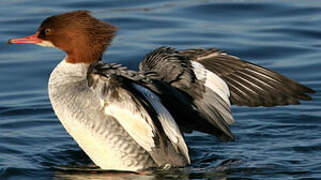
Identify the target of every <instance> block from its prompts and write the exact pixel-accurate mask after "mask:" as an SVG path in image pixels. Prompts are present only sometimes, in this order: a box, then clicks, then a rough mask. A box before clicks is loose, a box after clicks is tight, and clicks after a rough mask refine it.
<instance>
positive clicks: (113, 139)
mask: <svg viewBox="0 0 321 180" xmlns="http://www.w3.org/2000/svg"><path fill="white" fill-rule="evenodd" d="M116 30H117V28H116V27H115V26H113V25H111V24H109V23H107V22H104V21H101V20H99V19H96V18H95V17H93V16H92V15H91V14H90V12H89V11H84V10H81V11H72V12H67V13H63V14H59V15H54V16H51V17H48V18H47V19H45V20H44V21H43V22H42V23H41V25H40V27H39V28H38V30H37V32H36V33H35V34H34V35H31V36H27V37H24V38H13V39H10V40H9V41H8V42H9V43H32V44H36V45H40V46H48V47H55V48H58V49H61V50H63V51H64V52H65V53H66V56H65V58H64V59H63V60H62V61H61V62H60V63H59V64H58V65H57V66H56V67H55V69H54V70H53V71H52V73H51V75H50V78H49V83H48V84H49V85H48V91H49V98H50V101H51V104H52V107H53V109H54V111H55V113H56V115H57V117H58V118H59V120H60V121H61V123H62V125H63V126H64V128H65V129H66V131H67V132H68V133H69V134H70V135H71V136H72V137H73V138H74V140H75V141H76V142H77V143H78V144H79V146H80V147H81V148H82V149H83V150H84V152H85V153H86V154H87V155H88V156H89V157H90V158H91V160H92V161H93V162H94V163H95V164H96V165H97V166H99V167H100V168H102V169H107V170H123V171H141V170H144V169H148V168H159V167H160V168H161V167H180V166H187V165H189V164H190V163H191V160H190V156H189V152H188V147H187V145H186V143H185V140H184V135H183V133H184V132H185V133H190V132H192V131H194V130H196V131H200V132H204V133H208V134H213V135H216V136H217V137H218V138H219V139H222V140H225V141H227V140H233V139H234V136H233V134H232V133H231V131H230V129H229V126H230V125H231V124H233V122H234V119H233V116H232V112H231V109H230V106H231V105H239V106H253V107H254V106H279V105H289V104H299V103H300V102H299V101H300V100H311V97H310V96H309V95H307V93H313V92H314V91H313V90H312V89H310V88H308V87H306V86H304V85H301V84H299V83H297V82H295V81H293V80H291V79H289V78H287V77H285V76H283V75H280V74H278V73H276V72H273V71H271V70H269V69H267V68H264V67H262V66H259V65H256V64H253V63H250V62H247V61H244V60H241V59H239V58H238V57H235V56H231V55H229V54H227V53H225V52H223V51H220V50H216V49H214V48H213V49H187V50H177V49H174V48H170V47H160V48H157V49H155V50H153V51H152V52H151V53H149V54H147V55H146V56H145V57H144V58H143V60H142V61H141V63H140V65H139V71H138V72H136V71H133V70H129V69H127V68H126V67H124V66H123V65H121V64H117V63H110V64H105V63H103V62H102V56H103V53H104V51H105V49H106V48H107V46H108V45H110V43H111V41H112V39H113V37H114V35H115V32H116Z"/></svg>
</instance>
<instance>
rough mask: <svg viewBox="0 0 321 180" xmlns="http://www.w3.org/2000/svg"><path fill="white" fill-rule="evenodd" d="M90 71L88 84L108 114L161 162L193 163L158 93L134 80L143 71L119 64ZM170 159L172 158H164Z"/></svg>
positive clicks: (106, 65)
mask: <svg viewBox="0 0 321 180" xmlns="http://www.w3.org/2000/svg"><path fill="white" fill-rule="evenodd" d="M91 71H92V72H91V73H89V74H88V80H89V81H88V82H89V86H90V87H91V88H92V89H93V91H94V92H95V94H97V96H98V97H99V99H100V101H101V103H102V105H103V107H104V111H105V113H106V115H107V116H112V117H114V119H115V120H116V121H117V122H118V123H119V124H120V125H121V126H122V127H123V128H124V130H125V131H126V132H127V133H128V134H129V135H130V136H131V137H132V138H133V139H134V140H135V141H136V142H137V144H138V145H140V146H141V147H143V148H144V149H145V150H146V151H148V152H149V153H150V154H151V156H152V158H153V159H154V160H155V162H156V163H157V164H158V165H160V166H161V165H164V164H166V163H171V164H173V165H181V166H182V165H186V164H189V163H190V159H189V155H188V149H187V146H186V144H185V141H184V138H183V136H182V134H181V132H180V130H179V128H178V126H177V124H176V123H175V121H174V119H173V117H172V116H171V114H170V113H169V112H168V111H167V109H166V108H165V107H164V106H163V105H162V103H161V102H160V99H159V98H158V96H157V95H156V94H155V93H153V92H152V91H151V90H149V89H148V88H146V87H144V86H143V85H140V83H139V82H135V80H134V79H137V80H138V79H141V78H144V76H143V75H141V74H138V73H135V72H134V71H130V70H127V69H126V68H124V67H121V66H120V65H117V64H105V65H104V64H98V65H96V66H95V67H94V68H93V69H92V70H91ZM162 156H167V157H168V158H161V157H162ZM164 159H165V160H164ZM168 160H169V161H172V162H165V161H168Z"/></svg>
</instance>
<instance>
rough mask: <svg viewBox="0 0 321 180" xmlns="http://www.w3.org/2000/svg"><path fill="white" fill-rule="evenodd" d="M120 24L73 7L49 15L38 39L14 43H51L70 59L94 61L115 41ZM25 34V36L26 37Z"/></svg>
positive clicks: (38, 34) (43, 23)
mask: <svg viewBox="0 0 321 180" xmlns="http://www.w3.org/2000/svg"><path fill="white" fill-rule="evenodd" d="M116 29H117V28H116V27H115V26H113V25H111V24H109V23H106V22H104V21H101V20H99V19H96V18H95V17H93V16H91V15H90V13H89V11H84V10H80V11H72V12H68V13H63V14H59V15H55V16H51V17H48V18H47V19H45V20H44V21H43V22H42V23H41V25H40V27H39V28H38V31H37V33H36V34H35V35H33V36H28V37H26V38H35V39H37V40H34V41H32V42H31V41H29V42H27V41H24V42H19V40H21V39H23V38H21V39H12V40H9V42H10V43H34V44H37V45H41V46H51V47H56V48H59V49H61V50H63V51H65V52H66V54H67V57H66V58H65V60H66V61H67V62H69V63H88V64H90V63H93V62H96V61H98V60H100V59H101V58H102V55H103V52H104V51H105V49H106V48H107V46H108V45H109V44H110V42H111V41H112V38H113V37H114V35H115V32H116ZM26 38H25V39H26Z"/></svg>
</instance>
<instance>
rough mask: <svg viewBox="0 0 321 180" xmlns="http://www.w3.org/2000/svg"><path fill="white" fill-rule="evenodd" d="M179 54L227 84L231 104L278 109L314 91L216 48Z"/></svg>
mask: <svg viewBox="0 0 321 180" xmlns="http://www.w3.org/2000/svg"><path fill="white" fill-rule="evenodd" d="M180 54H181V55H183V56H186V57H189V58H190V59H192V60H193V61H195V62H198V63H200V64H202V65H203V66H204V67H206V69H208V70H209V71H211V72H213V73H215V74H217V75H218V76H219V77H220V78H222V79H223V80H224V81H225V82H226V83H227V85H228V87H229V89H230V92H231V96H230V100H231V103H232V104H235V105H240V106H242V105H244V106H278V105H289V104H299V103H300V102H299V100H311V97H310V96H308V95H307V94H306V93H314V91H313V90H312V89H310V88H308V87H306V86H304V85H301V84H299V83H297V82H295V81H293V80H291V79H289V78H287V77H285V76H283V75H281V74H278V73H276V72H274V71H271V70H269V69H267V68H264V67H262V66H259V65H256V64H253V63H250V62H247V61H244V60H241V59H239V58H238V57H235V56H231V55H228V54H226V53H225V52H222V51H218V50H216V49H208V50H207V49H189V50H183V51H180Z"/></svg>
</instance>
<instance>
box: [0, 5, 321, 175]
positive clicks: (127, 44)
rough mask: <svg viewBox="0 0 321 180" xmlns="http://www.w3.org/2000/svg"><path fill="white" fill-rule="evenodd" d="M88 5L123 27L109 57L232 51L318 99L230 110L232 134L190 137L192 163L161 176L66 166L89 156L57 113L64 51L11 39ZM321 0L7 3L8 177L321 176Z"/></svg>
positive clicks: (2, 147)
mask: <svg viewBox="0 0 321 180" xmlns="http://www.w3.org/2000/svg"><path fill="white" fill-rule="evenodd" d="M78 9H88V10H91V11H92V14H93V15H94V16H96V17H98V18H100V19H103V20H105V21H108V22H110V23H112V24H114V25H116V26H118V27H119V31H118V33H117V37H116V38H115V39H114V41H113V44H112V46H111V47H110V48H109V49H108V51H107V52H106V53H105V57H104V60H105V62H119V63H123V64H125V65H127V66H129V67H130V68H132V69H137V65H138V63H139V61H140V60H141V59H142V57H143V56H144V55H145V54H146V53H148V52H149V51H151V50H152V49H154V48H157V47H159V46H172V47H176V48H178V49H184V48H211V47H216V48H218V49H224V50H226V51H227V52H229V53H230V54H232V55H235V56H238V57H241V58H242V59H246V60H249V61H251V62H253V63H256V64H260V65H263V66H266V67H268V68H271V69H273V70H275V71H277V72H280V73H282V74H284V75H286V76H288V77H290V78H292V79H294V80H296V81H298V82H300V83H302V84H305V85H307V86H309V87H311V88H313V89H314V90H316V91H317V93H316V94H314V95H312V97H313V101H308V102H302V104H301V105H295V106H294V105H292V106H287V107H274V108H262V107H260V108H248V107H236V106H234V107H233V108H232V110H233V113H234V117H235V119H236V123H235V124H234V125H233V126H232V131H233V133H234V134H235V136H236V141H234V142H220V141H218V140H217V139H216V138H215V137H213V136H209V135H205V134H200V133H193V134H189V135H187V143H188V144H189V147H190V148H191V149H190V152H191V158H192V162H193V164H192V165H191V166H190V167H187V168H182V169H177V170H173V171H170V172H166V173H163V172H160V173H156V174H155V175H148V176H144V175H139V176H137V175H129V174H123V175H121V174H108V173H92V172H71V171H62V170H61V169H59V168H57V167H61V166H68V167H69V166H71V165H75V166H76V167H79V166H81V165H88V164H90V160H89V159H88V157H87V156H86V155H85V154H84V153H83V152H82V150H81V149H80V148H79V147H78V146H77V144H76V143H75V142H74V141H73V140H72V138H71V137H70V136H69V135H68V134H67V133H66V132H65V130H64V129H63V127H62V125H61V124H60V122H59V120H58V119H57V118H56V116H55V115H54V113H53V110H52V108H51V105H50V102H49V99H48V95H47V82H48V77H49V73H50V72H51V70H52V69H53V68H54V67H55V65H56V64H57V63H58V62H59V60H61V59H63V57H64V53H63V52H61V51H59V50H57V49H51V48H44V47H38V46H34V45H10V46H9V45H6V41H7V40H8V39H9V38H12V37H20V36H26V35H30V34H32V33H34V32H35V31H36V30H37V27H38V25H39V23H40V22H41V21H42V20H43V19H44V18H45V17H47V16H50V15H54V14H58V13H62V12H66V11H71V10H78ZM320 39H321V1H304V0H301V1H292V0H291V1H290V0H288V1H286V0H284V1H276V0H266V1H253V0H248V1H244V0H234V1H223V0H222V1H219V0H217V1H212V0H182V1H161V2H156V1H155V2H152V1H148V0H144V1H131V0H127V1H118V0H109V1H97V0H96V1H85V0H74V1H63V0H55V1H36V0H28V1H27V0H11V1H1V2H0V179H1V180H2V179H11V180H19V179H228V180H230V179H277V180H284V179H321V96H320V92H321V80H320V79H321V73H320V69H321V41H320Z"/></svg>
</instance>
